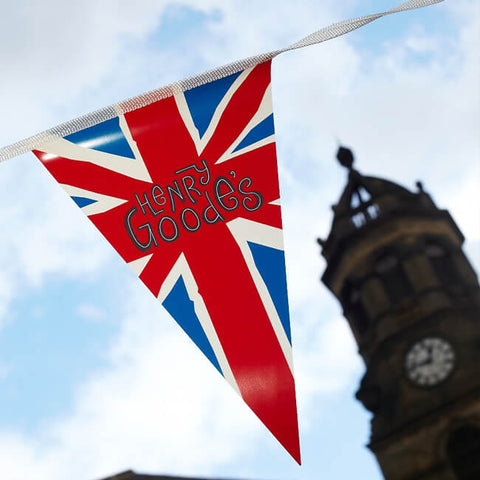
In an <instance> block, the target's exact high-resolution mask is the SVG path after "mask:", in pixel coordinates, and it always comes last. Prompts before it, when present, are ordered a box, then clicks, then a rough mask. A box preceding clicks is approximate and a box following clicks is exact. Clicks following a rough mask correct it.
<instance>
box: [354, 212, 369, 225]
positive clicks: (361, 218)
mask: <svg viewBox="0 0 480 480" xmlns="http://www.w3.org/2000/svg"><path fill="white" fill-rule="evenodd" d="M352 223H353V224H354V225H355V227H356V228H361V227H363V226H364V225H365V224H366V223H367V219H366V218H365V214H364V213H363V212H358V213H356V214H355V215H353V217H352Z"/></svg>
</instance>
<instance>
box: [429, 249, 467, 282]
mask: <svg viewBox="0 0 480 480" xmlns="http://www.w3.org/2000/svg"><path fill="white" fill-rule="evenodd" d="M425 253H426V255H427V257H428V258H429V259H430V262H431V263H432V265H433V268H434V270H435V273H436V275H437V277H438V279H439V280H440V282H441V283H443V284H446V285H448V284H452V283H455V282H458V281H459V275H458V271H457V269H456V268H455V265H454V264H453V261H452V258H451V257H450V256H449V255H448V253H447V251H446V249H445V248H444V247H443V246H442V245H439V244H438V243H433V242H431V243H428V244H427V245H426V247H425Z"/></svg>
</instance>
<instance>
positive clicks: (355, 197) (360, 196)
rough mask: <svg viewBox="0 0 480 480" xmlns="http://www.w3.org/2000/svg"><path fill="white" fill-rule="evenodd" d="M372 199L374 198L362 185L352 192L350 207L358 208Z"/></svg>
mask: <svg viewBox="0 0 480 480" xmlns="http://www.w3.org/2000/svg"><path fill="white" fill-rule="evenodd" d="M371 198H372V197H371V195H370V194H369V193H368V192H367V190H366V189H365V188H364V187H362V186H361V185H360V186H358V187H357V188H356V189H355V190H353V192H352V196H351V197H350V207H352V208H357V207H359V206H360V205H362V204H363V203H367V202H369V201H370V200H371Z"/></svg>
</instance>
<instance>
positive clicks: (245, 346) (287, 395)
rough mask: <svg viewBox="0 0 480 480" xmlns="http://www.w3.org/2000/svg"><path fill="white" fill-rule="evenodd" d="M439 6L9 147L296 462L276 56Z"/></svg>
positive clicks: (335, 29)
mask: <svg viewBox="0 0 480 480" xmlns="http://www.w3.org/2000/svg"><path fill="white" fill-rule="evenodd" d="M438 1H440V0H410V1H408V2H406V3H405V4H403V5H401V6H399V7H397V8H395V9H392V10H390V11H388V12H384V13H381V14H375V15H370V16H367V17H361V18H358V19H354V20H349V21H346V22H341V23H339V24H336V25H332V26H331V27H327V28H325V29H323V30H320V31H318V32H316V33H315V34H313V35H310V36H309V37H306V38H305V39H303V40H301V41H300V42H297V43H296V44H293V45H291V46H290V47H288V48H285V49H282V50H277V51H274V52H270V53H267V54H262V55H259V56H256V57H252V58H249V59H247V60H242V61H239V62H235V63H233V64H230V65H227V66H225V67H222V68H219V69H216V70H213V71H210V72H207V73H205V74H202V75H198V76H195V77H192V78H190V79H188V80H184V81H182V82H178V83H176V84H173V85H170V86H168V87H164V88H161V89H158V90H155V91H153V92H149V93H146V94H143V95H140V96H139V97H136V98H134V99H131V100H127V101H125V102H121V103H119V104H117V105H114V106H111V107H107V108H105V109H102V110H99V111H97V112H94V113H92V114H89V115H86V116H84V117H81V118H78V119H75V120H72V121H71V122H67V123H66V124H63V125H60V126H59V127H55V128H53V129H51V130H48V131H47V132H44V133H42V134H39V135H36V136H35V137H31V138H29V139H26V140H23V141H21V142H18V143H17V144H15V145H12V146H9V147H5V148H3V149H0V159H6V158H9V157H11V156H14V155H17V154H20V153H23V152H24V151H27V150H32V151H33V153H34V154H35V155H36V156H37V157H38V158H39V159H40V161H41V162H42V163H43V165H44V166H45V167H46V168H47V169H48V171H49V172H50V173H51V174H52V175H53V177H54V178H55V179H56V180H57V181H58V182H59V183H60V184H61V185H62V187H63V188H64V189H65V190H66V192H67V193H68V195H69V196H70V197H71V199H72V200H73V201H74V202H75V203H76V204H77V205H78V207H80V208H81V209H82V210H83V212H84V213H85V214H86V215H87V216H88V217H89V218H90V220H91V221H92V222H93V223H94V224H95V226H96V227H97V228H98V229H99V230H100V232H102V234H103V235H104V236H105V237H106V239H107V240H108V241H109V242H110V243H111V244H112V245H113V247H114V248H115V249H116V250H117V252H118V253H119V254H120V255H121V256H122V258H123V259H124V260H125V261H126V262H127V263H128V264H129V265H130V266H131V268H132V269H133V271H134V272H135V273H136V274H137V275H138V276H139V277H140V279H141V280H142V281H143V282H144V284H145V285H146V286H147V287H148V288H149V290H150V291H151V292H152V293H153V295H155V296H156V297H157V298H158V299H159V300H160V302H161V303H162V304H163V306H164V307H165V308H166V310H167V311H168V312H169V313H170V314H171V316H172V317H173V318H174V319H175V320H176V321H177V322H178V324H179V325H180V326H181V327H182V329H183V330H184V331H185V332H186V333H187V335H188V336H189V337H190V338H191V339H192V340H193V341H194V342H195V344H196V345H197V346H198V347H199V348H200V349H201V351H202V352H203V353H204V354H205V356H206V357H207V358H208V359H209V360H210V362H211V363H212V364H213V365H214V367H215V368H216V369H217V370H218V371H219V372H220V374H221V375H222V376H223V377H225V379H226V380H227V381H228V382H229V383H230V384H231V385H232V387H233V388H234V389H235V390H236V391H237V392H238V393H239V394H240V395H241V396H242V398H243V399H244V400H245V402H246V403H247V404H248V405H249V407H250V408H251V409H252V410H253V412H254V413H255V414H256V415H257V416H258V417H259V418H260V420H261V421H262V422H263V423H264V424H265V425H266V426H267V428H268V429H269V430H270V431H271V432H272V433H273V435H274V436H275V437H276V438H277V439H278V441H279V442H280V443H281V444H282V445H283V446H284V447H285V448H286V450H287V451H288V452H289V453H290V454H291V455H292V457H293V458H294V459H295V460H296V461H297V462H298V463H300V447H299V435H298V425H297V409H296V400H295V385H294V377H293V362H292V348H291V331H290V319H289V310H288V300H287V285H286V274H285V259H284V251H283V239H282V221H281V212H280V195H279V186H278V173H277V162H276V152H275V136H274V121H273V110H272V98H271V87H270V66H271V60H272V58H274V57H275V56H276V55H278V54H279V53H281V52H283V51H286V50H291V49H295V48H300V47H303V46H306V45H310V44H313V43H319V42H322V41H325V40H328V39H330V38H333V37H336V36H339V35H342V34H344V33H346V32H348V31H351V30H353V29H355V28H358V27H360V26H362V25H365V24H366V23H368V22H371V21H372V20H375V19H377V18H380V17H381V16H383V15H386V14H390V13H395V12H398V11H401V10H408V9H413V8H418V7H420V6H425V5H429V4H432V3H437V2H438Z"/></svg>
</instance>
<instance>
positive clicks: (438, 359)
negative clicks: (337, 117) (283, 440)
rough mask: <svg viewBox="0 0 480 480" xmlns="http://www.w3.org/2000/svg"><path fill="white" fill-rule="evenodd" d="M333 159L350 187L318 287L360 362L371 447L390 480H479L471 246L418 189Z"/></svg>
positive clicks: (349, 158) (344, 155)
mask: <svg viewBox="0 0 480 480" xmlns="http://www.w3.org/2000/svg"><path fill="white" fill-rule="evenodd" d="M337 158H338V160H339V162H340V163H341V164H342V165H343V166H344V167H346V168H347V169H348V171H349V173H348V183H347V185H346V187H345V189H344V191H343V193H342V195H341V197H340V200H339V202H338V203H337V204H336V205H335V206H333V210H334V219H333V223H332V227H331V231H330V233H329V235H328V238H327V239H326V240H325V241H322V240H319V243H320V244H321V246H322V254H323V256H324V257H325V259H326V261H327V267H326V270H325V272H324V274H323V276H322V281H323V282H324V283H325V285H326V286H327V287H328V288H329V289H330V290H331V291H332V292H333V294H334V295H335V296H336V297H337V299H338V300H339V301H340V303H341V305H342V307H343V312H344V315H345V317H346V319H347V320H348V323H349V324H350V327H351V330H352V332H353V335H354V337H355V339H356V342H357V344H358V349H359V353H360V355H361V356H362V358H363V360H364V362H365V366H366V373H365V375H364V377H363V379H362V381H361V384H360V387H359V390H358V392H357V394H356V397H357V399H358V400H360V401H361V402H362V403H363V405H364V406H365V408H367V409H368V410H370V411H371V412H372V414H373V417H372V420H371V437H370V443H369V448H370V449H371V450H372V451H373V453H374V454H375V455H376V457H377V460H378V462H379V464H380V467H381V469H382V471H383V475H384V476H385V479H386V480H479V479H480V288H479V284H478V281H477V277H476V274H475V272H474V271H473V269H472V267H471V265H470V263H469V262H468V260H467V258H466V256H465V254H464V253H463V251H462V244H463V241H464V237H463V235H462V233H461V231H460V230H459V228H458V227H457V225H456V224H455V222H454V220H453V219H452V217H451V216H450V214H449V212H448V211H446V210H441V209H439V208H437V207H436V205H435V203H434V202H433V200H432V199H431V197H430V196H429V195H428V193H426V192H425V191H424V189H423V186H422V184H421V183H420V182H417V191H414V192H411V191H409V190H407V189H406V188H404V187H402V186H400V185H398V184H396V183H393V182H391V181H388V180H384V179H381V178H375V177H367V176H364V175H362V174H361V173H359V172H358V171H357V170H355V169H354V168H353V155H352V152H351V151H350V150H348V149H346V148H343V147H341V148H340V149H339V151H338V154H337ZM472 221H480V219H475V220H472Z"/></svg>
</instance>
